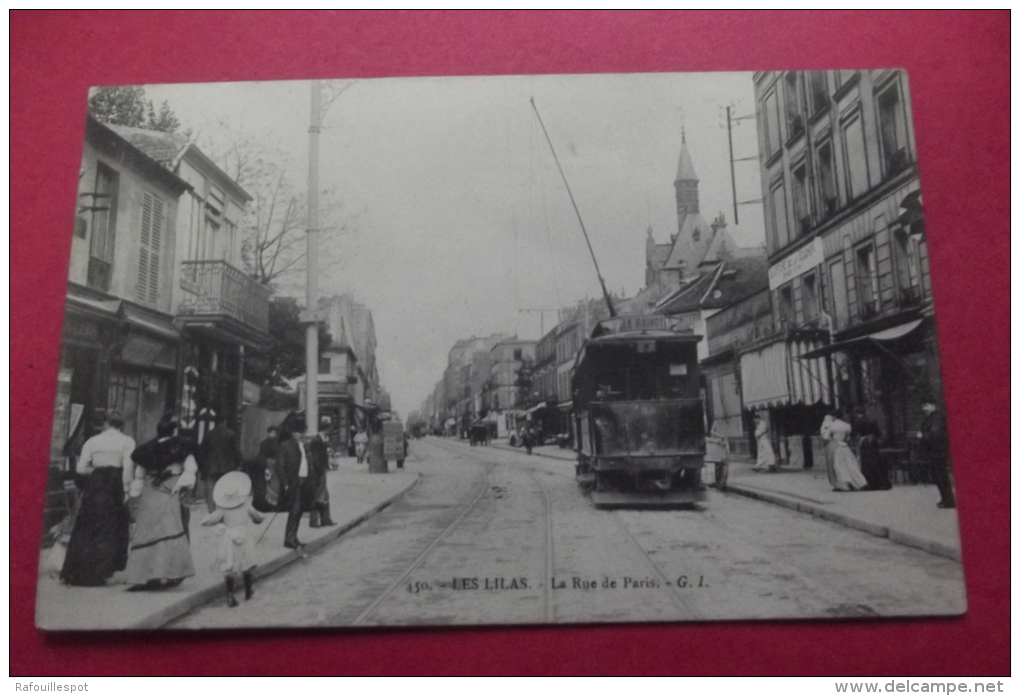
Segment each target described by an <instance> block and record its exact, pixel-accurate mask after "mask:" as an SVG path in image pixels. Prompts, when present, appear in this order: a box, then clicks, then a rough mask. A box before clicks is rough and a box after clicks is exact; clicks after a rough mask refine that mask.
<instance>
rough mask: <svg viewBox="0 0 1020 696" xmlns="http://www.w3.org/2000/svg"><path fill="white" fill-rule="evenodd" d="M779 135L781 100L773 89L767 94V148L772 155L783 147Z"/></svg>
mask: <svg viewBox="0 0 1020 696" xmlns="http://www.w3.org/2000/svg"><path fill="white" fill-rule="evenodd" d="M781 143H782V141H781V139H780V135H779V102H778V101H777V98H776V91H775V90H774V89H773V90H772V91H771V92H769V93H768V94H767V95H765V149H766V151H767V152H768V155H769V156H770V157H771V156H772V155H774V154H775V153H777V152H779V148H780V147H781Z"/></svg>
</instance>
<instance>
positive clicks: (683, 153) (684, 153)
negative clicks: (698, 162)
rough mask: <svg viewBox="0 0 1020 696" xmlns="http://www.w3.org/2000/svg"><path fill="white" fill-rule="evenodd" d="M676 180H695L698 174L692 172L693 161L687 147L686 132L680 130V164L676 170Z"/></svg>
mask: <svg viewBox="0 0 1020 696" xmlns="http://www.w3.org/2000/svg"><path fill="white" fill-rule="evenodd" d="M676 180H677V182H680V181H695V182H696V181H697V180H698V175H697V174H695V172H694V163H693V162H691V153H690V151H689V150H688V149H687V133H685V132H684V131H683V130H681V132H680V166H678V167H677V170H676Z"/></svg>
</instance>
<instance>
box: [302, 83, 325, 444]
mask: <svg viewBox="0 0 1020 696" xmlns="http://www.w3.org/2000/svg"><path fill="white" fill-rule="evenodd" d="M321 130H322V83H321V82H320V81H319V80H312V110H311V119H310V121H309V126H308V229H307V231H306V232H305V242H306V244H307V249H306V251H305V255H306V256H305V264H306V266H305V268H306V271H307V274H308V277H307V280H306V292H307V297H306V308H305V311H306V316H305V317H304V319H305V321H306V322H307V326H306V327H305V421H306V423H307V425H308V434H309V435H315V434H317V433H318V432H319V321H320V317H319V307H318V304H319V133H320V131H321Z"/></svg>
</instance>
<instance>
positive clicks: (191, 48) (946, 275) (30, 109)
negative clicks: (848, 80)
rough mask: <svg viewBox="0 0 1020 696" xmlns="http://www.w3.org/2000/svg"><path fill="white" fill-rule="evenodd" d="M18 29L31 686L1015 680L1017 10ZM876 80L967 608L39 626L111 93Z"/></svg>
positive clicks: (123, 18) (22, 605) (20, 556)
mask: <svg viewBox="0 0 1020 696" xmlns="http://www.w3.org/2000/svg"><path fill="white" fill-rule="evenodd" d="M10 36H11V49H10V56H11V68H10V74H11V110H10V112H11V129H10V132H11V336H12V338H11V401H10V404H11V412H12V418H11V425H12V427H11V497H10V499H11V607H10V609H11V629H10V640H11V648H10V669H11V674H12V675H27V674H36V675H63V674H68V675H72V674H92V673H96V674H118V673H129V674H136V675H145V674H290V673H314V674H394V673H398V674H404V673H410V674H423V673H427V674H439V673H443V674H450V673H452V674H461V673H485V674H490V673H491V674H496V673H528V674H558V673H586V674H601V673H623V674H641V673H644V674H660V673H670V674H720V673H721V674H831V673H840V674H893V673H895V674H933V675H934V674H957V675H963V674H1008V673H1009V644H1010V632H1009V617H1010V604H1009V583H1010V577H1009V557H1010V549H1009V514H1010V492H1009V482H1010V479H1009V461H1010V444H1009V430H1008V427H1009V426H1008V414H1009V410H1010V398H1009V351H1010V343H1009V340H1010V339H1009V325H1010V321H1009V289H1010V283H1009V231H1010V228H1009V211H1010V206H1009V176H1010V169H1009V145H1010V130H1009V125H1010V124H1009V117H1010V103H1009V95H1010V87H1009V70H1010V54H1009V40H1010V26H1009V14H1008V13H1006V12H998V13H980V12H978V13H952V14H938V13H916V12H907V13H901V12H894V13H857V12H822V13H743V12H700V13H650V12H649V13H646V12H638V13H623V14H609V13H592V14H587V13H585V14H576V13H545V14H535V13H530V12H529V13H491V14H485V13H481V14H480V13H458V14H452V13H443V12H440V13H425V14H418V13H408V12H402V13H393V14H385V15H381V14H376V13H352V14H344V13H325V14H320V15H316V14H313V13H287V14H277V13H268V14H267V13H244V14H235V13H197V12H171V13H126V14H124V13H93V12H13V13H11V16H10ZM870 67H902V68H905V69H907V70H908V71H909V74H910V88H911V93H912V99H913V106H914V119H915V123H916V133H917V146H918V151H919V153H920V154H919V157H920V169H921V182H922V188H923V191H924V199H925V205H926V217H927V220H928V234H929V248H930V253H931V263H932V269H933V274H932V277H933V284H934V293H935V299H936V306H937V308H938V311H937V320H938V332H939V337H940V342H941V347H942V360H943V370H944V373H945V391H946V399H947V403H948V409H947V410H948V416H949V425H950V431H951V438H952V449H953V457H954V460H955V465H956V473H957V486H958V492H959V498H960V505H961V508H960V519H961V527H962V535H963V551H964V554H963V555H964V565H965V569H966V576H967V589H968V599H969V604H970V610H969V612H968V614H967V616H966V617H964V618H962V619H931V620H914V621H891V620H888V621H840V622H798V621H790V622H772V623H751V622H745V623H739V622H735V623H715V624H696V625H692V624H686V625H679V624H677V625H612V626H592V627H562V626H561V627H547V628H508V629H499V628H489V629H469V628H452V629H433V630H376V631H339V630H337V631H290V632H277V633H268V632H250V633H239V632H233V633H229V632H210V633H203V634H195V635H188V634H163V635H160V634H137V633H136V634H108V635H81V634H80V635H47V634H43V633H41V632H39V631H37V630H36V629H35V627H34V622H33V611H34V603H35V580H36V564H37V559H38V541H39V536H40V532H41V520H40V517H41V513H40V510H41V503H42V493H43V489H44V486H45V467H44V466H43V462H44V461H45V458H46V452H47V451H48V447H49V436H50V421H51V417H52V408H53V397H54V390H55V383H56V372H57V362H58V356H59V342H60V327H61V319H62V309H63V304H64V291H65V282H66V278H67V263H68V254H69V248H70V239H71V234H70V231H71V229H72V225H73V218H74V196H75V191H76V186H77V174H78V167H79V163H80V153H81V143H82V136H83V130H84V115H85V99H86V90H87V88H88V87H89V86H90V85H94V84H137V83H155V82H205V81H222V80H255V79H260V80H280V79H307V78H311V77H383V76H394V75H466V74H516V73H582V72H583V73H596V72H644V71H650V72H662V71H703V70H754V69H766V68H794V69H819V68H870ZM638 243H640V240H638ZM934 504H935V497H934V492H933V498H932V505H934Z"/></svg>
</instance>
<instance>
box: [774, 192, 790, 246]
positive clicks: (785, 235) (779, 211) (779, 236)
mask: <svg viewBox="0 0 1020 696" xmlns="http://www.w3.org/2000/svg"><path fill="white" fill-rule="evenodd" d="M771 198H772V229H774V230H775V239H776V248H777V249H782V248H783V247H785V246H786V245H787V244H789V243H790V227H789V223H788V222H787V218H786V191H785V190H784V188H783V181H782V179H780V180H779V181H778V182H776V183H775V184H773V186H772V195H771Z"/></svg>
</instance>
